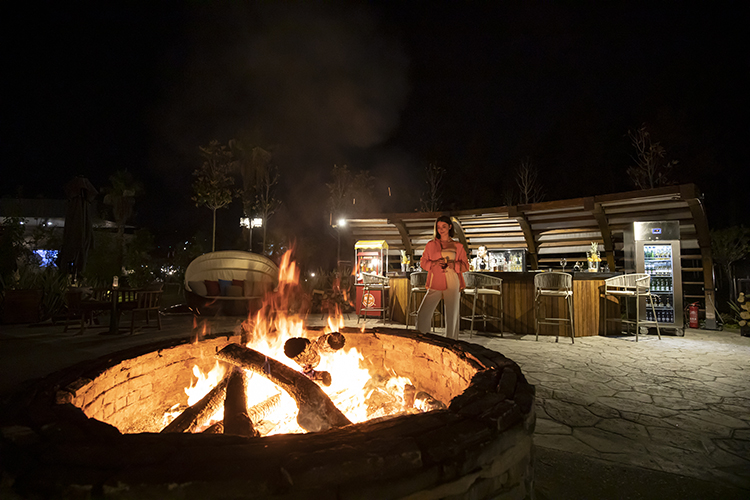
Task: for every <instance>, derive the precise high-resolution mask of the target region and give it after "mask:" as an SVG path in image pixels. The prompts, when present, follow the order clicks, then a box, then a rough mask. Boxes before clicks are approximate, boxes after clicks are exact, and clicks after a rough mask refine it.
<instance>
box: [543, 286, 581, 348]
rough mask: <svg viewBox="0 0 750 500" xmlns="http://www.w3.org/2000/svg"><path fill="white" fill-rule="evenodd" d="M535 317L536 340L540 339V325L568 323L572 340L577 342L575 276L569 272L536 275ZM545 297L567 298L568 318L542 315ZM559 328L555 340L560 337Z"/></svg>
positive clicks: (559, 325)
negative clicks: (574, 294) (574, 312)
mask: <svg viewBox="0 0 750 500" xmlns="http://www.w3.org/2000/svg"><path fill="white" fill-rule="evenodd" d="M534 290H535V292H536V293H535V296H534V306H535V307H534V311H535V314H534V319H535V320H536V321H535V323H536V340H539V326H540V325H554V326H558V327H559V328H562V326H563V325H567V326H568V327H569V328H570V341H571V343H572V344H575V325H574V321H573V276H572V275H570V274H568V273H559V272H547V273H538V274H537V275H535V276H534ZM544 297H551V298H558V299H565V303H566V304H567V306H568V307H567V309H568V317H567V318H554V317H548V316H546V314H547V312H546V308H545V316H540V315H541V302H542V299H543V298H544ZM559 328H558V330H557V335H556V336H555V342H557V341H558V340H559V339H560V329H559Z"/></svg>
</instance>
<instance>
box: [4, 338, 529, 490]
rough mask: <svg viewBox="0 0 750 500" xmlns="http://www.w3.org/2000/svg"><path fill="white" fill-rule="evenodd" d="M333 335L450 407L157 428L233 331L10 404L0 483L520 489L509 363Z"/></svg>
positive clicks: (521, 444) (525, 469)
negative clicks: (350, 418)
mask: <svg viewBox="0 0 750 500" xmlns="http://www.w3.org/2000/svg"><path fill="white" fill-rule="evenodd" d="M342 333H344V335H345V337H346V346H347V348H356V349H357V351H358V352H359V353H360V354H361V358H362V361H361V365H363V366H364V367H365V368H366V369H367V371H369V373H370V375H371V376H372V377H373V378H378V377H384V376H386V375H387V376H392V375H393V374H396V375H398V376H399V377H407V378H409V379H410V381H411V383H412V384H413V385H414V386H415V390H416V391H421V392H424V393H428V394H429V395H430V396H432V397H433V398H434V399H435V400H439V401H442V402H444V403H445V405H446V406H447V407H446V408H444V409H436V410H432V411H427V412H423V413H415V414H402V415H399V416H395V417H381V418H375V419H372V420H367V421H364V422H360V423H354V424H349V425H343V426H335V425H334V426H332V427H331V428H329V429H328V430H323V431H321V432H310V433H306V434H278V435H270V436H266V437H255V438H253V437H242V436H237V435H230V434H207V433H198V434H191V433H175V434H165V433H158V432H159V431H160V430H161V429H162V428H163V426H164V422H163V417H164V411H165V408H168V407H169V406H172V405H174V404H175V402H178V403H179V402H182V403H185V401H180V400H181V399H182V400H184V399H185V398H187V396H186V395H185V392H184V389H185V387H187V386H189V385H190V384H191V379H192V377H193V376H192V372H193V367H194V366H198V367H199V368H200V369H201V370H203V371H206V372H207V371H209V370H211V368H212V366H214V365H215V363H216V353H217V352H219V351H221V350H222V349H224V348H226V346H228V345H230V344H242V342H241V339H240V336H239V335H238V334H236V333H234V332H232V333H226V334H220V335H214V336H210V337H207V338H205V339H204V340H202V341H200V342H187V341H185V342H182V343H176V344H174V343H173V344H158V345H149V346H145V347H141V348H138V349H135V350H129V351H126V352H121V353H118V354H117V355H114V356H108V357H107V358H103V359H100V360H95V361H92V362H90V363H86V364H83V365H79V366H77V367H74V368H72V369H69V370H65V371H64V372H61V373H58V374H55V375H54V376H51V377H48V378H47V379H46V380H45V381H44V382H43V383H42V384H40V385H38V386H37V387H36V388H34V390H33V391H30V392H26V393H25V394H23V395H19V397H17V398H16V399H14V401H12V402H11V403H10V404H9V406H8V410H9V411H6V412H5V413H6V417H5V418H4V419H3V422H2V442H1V443H2V447H1V448H0V452H1V453H0V455H2V457H3V459H2V460H3V462H2V470H3V483H4V486H3V487H9V488H12V489H13V491H14V492H15V493H16V494H20V495H22V496H28V497H43V498H46V497H76V498H78V497H81V498H89V497H97V496H102V497H106V498H200V499H204V498H216V497H220V498H285V499H287V498H306V499H311V498H315V499H317V498H337V499H342V498H376V499H384V498H443V497H455V498H500V499H503V498H508V499H510V498H513V499H516V498H530V497H531V491H532V482H533V472H532V460H531V456H532V433H533V428H534V422H535V416H534V387H533V386H531V385H530V384H528V383H527V382H526V380H525V378H524V376H523V374H522V373H521V371H520V369H519V368H518V366H517V365H516V364H515V363H514V362H513V361H511V360H509V359H507V358H506V357H504V356H503V355H502V354H499V353H496V352H493V351H490V350H488V349H485V348H483V347H481V346H478V345H475V344H469V343H465V342H460V341H453V340H449V339H445V338H443V337H437V336H434V335H416V336H414V335H412V334H409V333H406V332H404V330H400V329H399V330H393V329H376V330H371V331H364V332H355V331H346V330H343V332H342ZM436 407H437V406H436ZM0 491H2V490H1V489H0Z"/></svg>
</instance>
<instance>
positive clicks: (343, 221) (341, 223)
mask: <svg viewBox="0 0 750 500" xmlns="http://www.w3.org/2000/svg"><path fill="white" fill-rule="evenodd" d="M336 224H338V225H339V227H346V219H343V218H341V219H339V220H338V221H337V222H336Z"/></svg>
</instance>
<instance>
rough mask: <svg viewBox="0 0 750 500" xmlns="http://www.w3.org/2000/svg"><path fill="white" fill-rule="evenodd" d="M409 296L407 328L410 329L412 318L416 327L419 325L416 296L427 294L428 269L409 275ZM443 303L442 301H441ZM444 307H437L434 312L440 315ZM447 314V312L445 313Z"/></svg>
mask: <svg viewBox="0 0 750 500" xmlns="http://www.w3.org/2000/svg"><path fill="white" fill-rule="evenodd" d="M409 285H410V287H409V298H408V299H407V301H406V329H407V330H408V329H409V322H410V319H411V318H414V328H416V327H417V314H418V313H419V304H418V303H417V301H416V300H415V298H414V295H415V294H426V293H427V286H426V285H427V271H417V272H413V273H411V275H410V276H409ZM441 303H442V301H441ZM442 310H443V309H442V308H440V307H436V308H435V312H433V313H432V315H433V317H434V316H435V315H438V316H440V311H442ZM443 316H445V313H443ZM432 331H433V332H434V331H435V323H434V321H433V324H432Z"/></svg>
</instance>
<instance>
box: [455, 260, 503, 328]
mask: <svg viewBox="0 0 750 500" xmlns="http://www.w3.org/2000/svg"><path fill="white" fill-rule="evenodd" d="M464 282H465V283H466V288H464V289H463V292H462V293H463V295H468V296H469V297H472V298H473V301H472V307H471V315H469V316H461V319H463V320H466V321H470V322H471V325H470V326H469V337H471V336H473V334H474V321H475V320H479V321H482V323H483V328H484V330H485V334H486V330H487V322H488V321H497V322H498V324H499V328H500V337H502V336H503V319H504V312H503V280H502V278H496V277H494V276H488V275H486V274H482V273H475V272H465V273H464ZM488 296H495V297H499V298H500V316H491V315H489V314H487V297H488ZM479 297H482V304H481V306H480V307H481V314H477V299H478V298H479Z"/></svg>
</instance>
